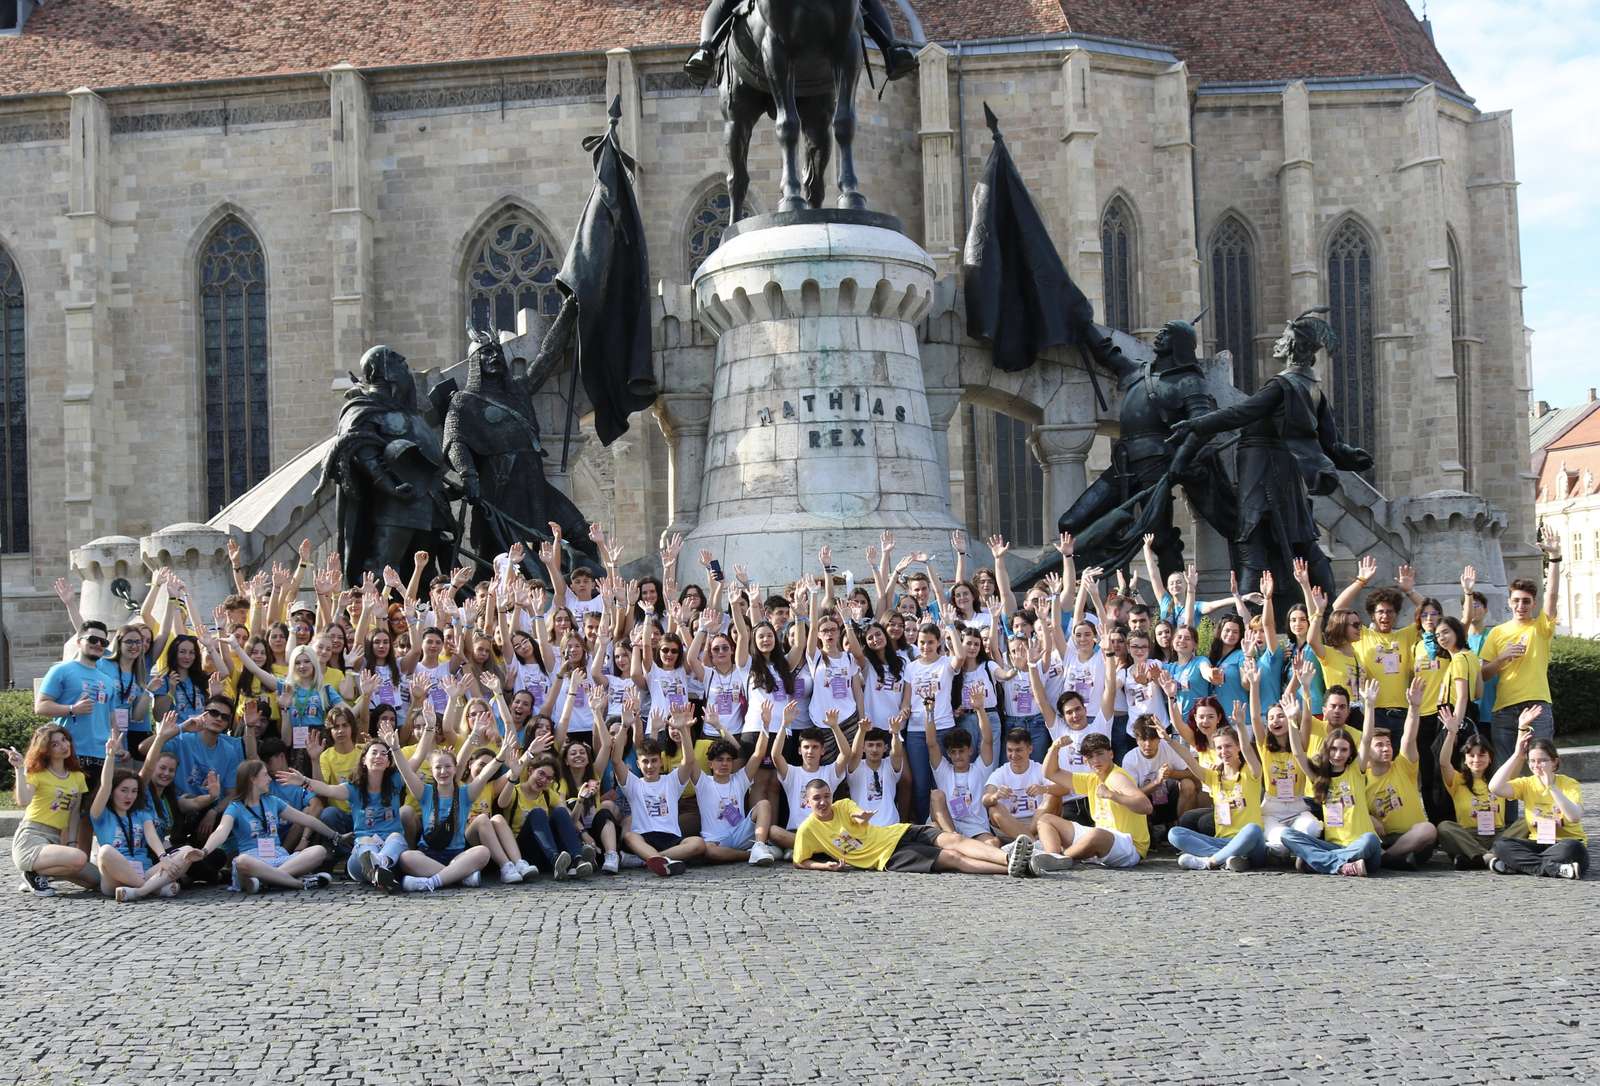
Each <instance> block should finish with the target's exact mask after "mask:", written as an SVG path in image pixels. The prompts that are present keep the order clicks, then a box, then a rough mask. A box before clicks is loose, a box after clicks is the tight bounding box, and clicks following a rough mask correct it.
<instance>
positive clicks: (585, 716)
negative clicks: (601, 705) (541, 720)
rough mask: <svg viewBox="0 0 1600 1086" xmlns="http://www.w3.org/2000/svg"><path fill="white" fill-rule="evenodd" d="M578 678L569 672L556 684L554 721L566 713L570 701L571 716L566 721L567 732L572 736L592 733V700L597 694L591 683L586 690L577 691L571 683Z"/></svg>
mask: <svg viewBox="0 0 1600 1086" xmlns="http://www.w3.org/2000/svg"><path fill="white" fill-rule="evenodd" d="M578 677H580V676H579V674H578V673H577V672H570V673H568V674H567V675H566V676H564V677H563V678H562V679H561V680H560V681H559V682H558V683H557V684H556V703H555V709H556V711H555V713H554V719H556V720H560V719H561V714H562V713H564V712H566V709H567V701H568V699H571V701H572V716H571V718H570V719H569V720H568V721H567V731H568V733H569V734H574V735H576V734H581V733H583V732H592V731H594V705H593V699H594V695H595V694H596V692H597V691H596V687H595V685H594V684H593V683H590V684H589V688H588V689H587V690H579V689H578V688H577V687H576V685H575V684H574V683H573V681H572V680H573V679H574V678H578Z"/></svg>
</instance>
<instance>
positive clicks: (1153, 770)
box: [1122, 743, 1184, 803]
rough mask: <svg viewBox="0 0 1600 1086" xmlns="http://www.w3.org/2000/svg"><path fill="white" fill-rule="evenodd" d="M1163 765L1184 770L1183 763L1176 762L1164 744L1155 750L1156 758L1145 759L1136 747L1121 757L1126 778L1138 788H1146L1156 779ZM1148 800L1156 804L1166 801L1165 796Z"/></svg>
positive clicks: (1174, 756) (1176, 758) (1169, 749)
mask: <svg viewBox="0 0 1600 1086" xmlns="http://www.w3.org/2000/svg"><path fill="white" fill-rule="evenodd" d="M1164 765H1165V766H1171V767H1172V768H1173V769H1178V770H1181V769H1183V768H1184V765H1183V763H1182V762H1181V761H1179V760H1178V756H1177V755H1176V754H1174V753H1173V751H1172V748H1171V747H1169V746H1167V745H1166V744H1165V743H1162V744H1161V746H1159V747H1158V748H1156V756H1155V757H1154V758H1146V757H1145V756H1144V752H1143V751H1141V750H1140V749H1139V748H1138V747H1134V748H1133V749H1132V750H1130V751H1129V752H1128V753H1126V754H1124V755H1123V756H1122V768H1123V769H1125V770H1127V771H1128V776H1130V777H1132V778H1133V783H1134V784H1137V785H1138V786H1139V787H1140V788H1148V787H1149V786H1150V782H1151V781H1153V780H1155V779H1156V774H1157V773H1158V772H1160V771H1161V767H1162V766H1164ZM1168 787H1169V788H1171V787H1175V785H1172V784H1169V785H1168ZM1150 798H1151V799H1152V800H1154V801H1155V802H1157V803H1164V802H1166V799H1167V797H1166V795H1154V796H1151V797H1150Z"/></svg>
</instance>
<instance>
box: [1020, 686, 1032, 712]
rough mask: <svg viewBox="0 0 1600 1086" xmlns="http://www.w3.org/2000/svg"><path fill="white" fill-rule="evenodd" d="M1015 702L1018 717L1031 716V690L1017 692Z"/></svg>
mask: <svg viewBox="0 0 1600 1086" xmlns="http://www.w3.org/2000/svg"><path fill="white" fill-rule="evenodd" d="M1016 701H1017V715H1018V716H1032V715H1033V691H1032V690H1023V691H1021V692H1019V693H1018V694H1017V698H1016Z"/></svg>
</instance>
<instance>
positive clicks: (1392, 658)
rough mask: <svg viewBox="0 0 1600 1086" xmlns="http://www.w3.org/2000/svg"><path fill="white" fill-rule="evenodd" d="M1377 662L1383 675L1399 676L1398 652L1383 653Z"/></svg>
mask: <svg viewBox="0 0 1600 1086" xmlns="http://www.w3.org/2000/svg"><path fill="white" fill-rule="evenodd" d="M1378 662H1379V663H1381V664H1382V665H1383V673H1384V674H1385V675H1398V674H1400V654H1399V653H1398V652H1386V653H1383V654H1381V655H1380V656H1379V657H1378Z"/></svg>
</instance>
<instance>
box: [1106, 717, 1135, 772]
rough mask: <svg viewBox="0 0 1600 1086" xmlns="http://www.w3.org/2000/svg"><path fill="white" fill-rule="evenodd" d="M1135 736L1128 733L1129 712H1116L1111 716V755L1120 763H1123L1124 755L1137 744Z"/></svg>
mask: <svg viewBox="0 0 1600 1086" xmlns="http://www.w3.org/2000/svg"><path fill="white" fill-rule="evenodd" d="M1137 745H1138V744H1136V743H1135V742H1134V740H1133V736H1131V735H1129V734H1128V714H1127V713H1114V714H1112V717H1111V757H1112V758H1114V759H1115V760H1116V763H1117V764H1118V765H1121V764H1122V756H1123V755H1124V754H1126V753H1128V752H1129V751H1130V750H1132V749H1133V748H1134V747H1135V746H1137Z"/></svg>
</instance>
